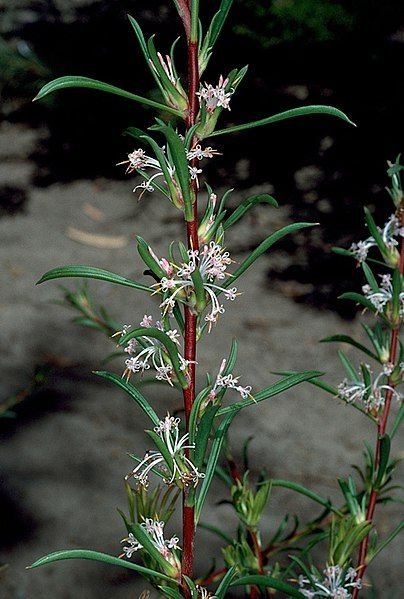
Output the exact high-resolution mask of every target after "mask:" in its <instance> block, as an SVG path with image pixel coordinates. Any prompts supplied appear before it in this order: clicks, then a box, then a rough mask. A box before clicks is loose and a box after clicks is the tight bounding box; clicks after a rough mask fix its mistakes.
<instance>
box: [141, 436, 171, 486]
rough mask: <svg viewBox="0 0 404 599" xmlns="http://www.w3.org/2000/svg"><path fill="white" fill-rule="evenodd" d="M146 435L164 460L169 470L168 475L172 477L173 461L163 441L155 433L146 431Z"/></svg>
mask: <svg viewBox="0 0 404 599" xmlns="http://www.w3.org/2000/svg"><path fill="white" fill-rule="evenodd" d="M146 434H147V435H148V436H149V437H150V439H152V441H153V443H154V444H155V446H156V447H157V449H158V450H159V452H160V453H161V455H162V456H163V458H164V460H165V461H166V464H167V467H168V469H169V470H170V475H172V473H173V469H174V460H173V458H172V456H171V454H170V452H169V451H168V449H167V446H166V444H165V443H164V441H163V439H162V438H161V437H160V436H159V435H158V434H157V433H156V432H155V431H146Z"/></svg>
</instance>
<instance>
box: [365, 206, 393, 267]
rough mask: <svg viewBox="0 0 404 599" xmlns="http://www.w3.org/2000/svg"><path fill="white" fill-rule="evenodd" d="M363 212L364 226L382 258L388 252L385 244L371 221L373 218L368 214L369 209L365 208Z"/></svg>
mask: <svg viewBox="0 0 404 599" xmlns="http://www.w3.org/2000/svg"><path fill="white" fill-rule="evenodd" d="M364 212H365V220H366V224H367V226H368V229H369V231H370V234H371V235H372V237H373V239H374V240H375V241H376V243H377V247H378V248H379V250H380V253H381V254H382V256H387V255H388V250H387V247H386V244H385V243H384V241H383V237H382V236H381V234H380V231H379V229H378V228H377V225H376V223H375V221H374V220H373V216H372V215H371V214H370V210H369V208H366V207H365V208H364Z"/></svg>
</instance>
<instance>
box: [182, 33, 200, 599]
mask: <svg viewBox="0 0 404 599" xmlns="http://www.w3.org/2000/svg"><path fill="white" fill-rule="evenodd" d="M188 80H189V91H188V103H189V109H188V116H187V127H188V128H190V127H192V126H193V125H194V124H195V121H196V118H197V115H198V108H199V105H198V96H197V95H196V93H197V91H198V88H199V68H198V40H197V39H193V36H192V35H191V39H189V40H188ZM194 143H196V140H194ZM193 195H194V198H195V199H194V210H193V219H192V220H191V221H186V230H187V244H188V248H190V249H193V250H198V249H199V239H198V189H197V185H196V184H194V185H193ZM196 319H197V317H196V315H195V314H194V313H193V312H192V311H191V310H190V308H188V307H187V306H185V333H184V337H185V350H184V355H185V359H186V360H188V361H189V367H188V375H189V385H188V388H187V389H185V390H184V393H183V395H184V409H185V422H186V430H187V432H188V426H189V416H190V413H191V409H192V404H193V403H194V400H195V379H196V364H195V363H196ZM188 499H189V490H188V489H187V488H185V489H184V491H183V511H182V533H183V534H182V538H183V549H182V569H181V571H182V575H183V576H188V577H189V578H191V579H192V578H193V566H194V539H195V511H194V506H193V502H188ZM189 503H192V505H190V504H189ZM182 594H183V596H184V597H185V598H186V599H189V598H190V591H189V588H188V586H187V584H186V583H185V581H184V580H183V581H182Z"/></svg>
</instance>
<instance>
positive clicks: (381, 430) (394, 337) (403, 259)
mask: <svg viewBox="0 0 404 599" xmlns="http://www.w3.org/2000/svg"><path fill="white" fill-rule="evenodd" d="M401 222H403V216H401ZM399 268H400V273H401V275H403V274H404V239H402V241H401V251H400V265H399ZM399 332H400V325H397V326H396V327H395V328H394V329H393V330H392V332H391V339H390V351H389V363H390V364H395V363H396V360H397V348H398V336H399ZM387 384H388V386H389V387H391V388H390V389H388V390H387V392H386V396H385V401H384V410H383V413H382V414H381V416H380V418H379V420H378V423H377V439H376V447H375V471H376V472H377V468H378V466H379V463H380V448H381V439H382V437H383V436H384V435H385V434H386V428H387V421H388V418H389V414H390V407H391V400H392V399H393V388H394V382H393V381H391V380H390V379H389V381H388V383H387ZM377 495H378V489H375V488H372V491H371V493H370V497H369V503H368V507H367V510H366V520H367V521H368V522H371V521H372V520H373V517H374V513H375V509H376V503H377ZM368 545H369V535H368V536H367V537H365V538H364V539H363V541H362V543H361V544H360V546H359V556H358V567H357V577H358V578H363V576H364V574H365V571H366V568H367V564H366V554H367V550H368ZM358 595H359V589H358V588H355V589H354V590H353V593H352V599H357V597H358Z"/></svg>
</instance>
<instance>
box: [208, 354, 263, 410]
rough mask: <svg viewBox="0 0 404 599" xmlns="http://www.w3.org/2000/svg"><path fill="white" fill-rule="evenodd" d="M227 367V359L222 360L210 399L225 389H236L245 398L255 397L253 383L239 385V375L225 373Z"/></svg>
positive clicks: (212, 399)
mask: <svg viewBox="0 0 404 599" xmlns="http://www.w3.org/2000/svg"><path fill="white" fill-rule="evenodd" d="M225 368H226V360H222V363H221V365H220V368H219V373H218V375H217V377H216V380H215V383H214V385H213V387H212V390H211V392H210V393H209V395H208V401H214V400H215V398H216V396H217V394H218V393H220V391H222V390H223V389H234V390H235V391H237V393H239V394H240V395H241V397H242V398H243V399H247V398H250V399H254V398H253V396H252V395H251V389H252V387H251V385H247V386H246V387H242V386H241V385H239V378H240V377H239V376H233V375H232V374H226V375H223V373H224V370H225Z"/></svg>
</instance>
